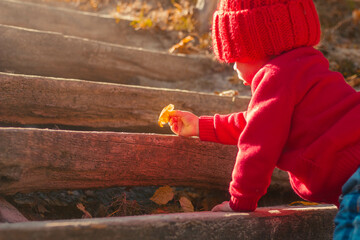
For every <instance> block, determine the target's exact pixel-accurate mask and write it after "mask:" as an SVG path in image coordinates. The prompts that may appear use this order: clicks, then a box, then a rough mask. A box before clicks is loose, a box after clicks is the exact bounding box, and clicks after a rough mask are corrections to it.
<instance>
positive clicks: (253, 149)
mask: <svg viewBox="0 0 360 240" xmlns="http://www.w3.org/2000/svg"><path fill="white" fill-rule="evenodd" d="M320 34H321V33H320V24H319V19H318V15H317V12H316V9H315V7H314V3H313V1H312V0H220V3H219V6H218V9H217V11H216V12H215V13H214V17H213V26H212V37H213V49H214V52H215V55H216V56H217V58H218V59H219V60H220V61H223V62H227V63H235V66H234V67H235V70H236V71H237V72H238V75H239V77H240V78H241V79H242V80H243V81H244V82H245V83H246V84H249V85H251V91H252V98H251V101H250V103H249V106H248V109H247V111H245V112H237V113H233V114H229V115H219V114H216V115H215V116H201V117H197V116H195V115H194V114H192V113H190V112H185V111H173V112H172V113H171V119H170V122H169V124H170V127H171V129H172V131H173V132H174V133H176V134H178V135H181V136H199V137H200V139H201V140H203V141H213V142H218V143H223V144H233V145H237V146H238V154H237V159H236V163H235V166H234V169H233V173H232V181H231V183H230V187H229V191H230V194H231V199H230V201H229V202H224V203H223V204H220V205H218V206H216V207H215V208H214V209H213V211H254V210H255V209H256V207H257V202H258V200H259V199H260V198H261V197H262V196H263V195H264V194H265V193H266V190H267V188H268V186H269V185H270V180H271V175H272V172H273V170H274V168H275V167H278V168H280V169H282V170H284V171H287V172H288V173H289V178H290V182H291V186H292V188H293V189H294V191H295V192H296V193H297V194H298V195H299V196H300V197H302V198H303V199H306V200H309V201H314V202H320V203H331V204H335V205H337V206H338V205H339V202H338V199H339V196H340V194H341V188H342V186H343V185H344V184H345V182H346V181H347V180H348V179H349V178H350V177H351V175H352V174H354V173H355V171H356V170H357V169H358V167H359V166H360V93H357V92H356V91H355V90H354V89H352V88H351V87H350V86H349V85H348V84H346V82H345V81H344V78H343V76H342V75H341V74H340V73H337V72H332V71H330V70H329V64H328V61H327V60H326V59H325V57H324V56H323V55H322V54H321V52H319V51H318V50H316V49H314V48H313V46H315V45H316V44H318V42H319V40H320Z"/></svg>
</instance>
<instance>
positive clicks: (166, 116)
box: [158, 104, 174, 127]
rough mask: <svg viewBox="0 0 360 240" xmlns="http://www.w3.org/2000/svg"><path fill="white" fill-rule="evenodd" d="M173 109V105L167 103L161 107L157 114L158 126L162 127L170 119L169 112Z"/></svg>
mask: <svg viewBox="0 0 360 240" xmlns="http://www.w3.org/2000/svg"><path fill="white" fill-rule="evenodd" d="M173 110H174V105H173V104H169V105H167V106H166V107H164V108H163V110H162V111H161V113H160V115H159V119H158V124H159V126H160V127H164V124H167V123H168V122H169V120H170V116H169V112H171V111H173Z"/></svg>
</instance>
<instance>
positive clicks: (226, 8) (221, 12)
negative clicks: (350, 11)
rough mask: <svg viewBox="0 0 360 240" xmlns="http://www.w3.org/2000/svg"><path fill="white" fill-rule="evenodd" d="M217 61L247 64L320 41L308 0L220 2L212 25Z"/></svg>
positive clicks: (228, 0) (313, 11)
mask: <svg viewBox="0 0 360 240" xmlns="http://www.w3.org/2000/svg"><path fill="white" fill-rule="evenodd" d="M212 28H213V29H212V38H213V48H214V52H215V55H216V56H217V58H218V59H219V60H220V61H224V62H228V63H232V62H251V61H254V60H259V59H264V58H266V57H269V56H276V55H279V54H281V53H282V52H285V51H289V50H291V49H294V48H298V47H302V46H314V45H316V44H318V43H319V41H320V34H321V31H320V22H319V17H318V15H317V12H316V9H315V6H314V3H313V1H312V0H220V3H219V6H218V9H217V11H216V12H215V13H214V17H213V25H212Z"/></svg>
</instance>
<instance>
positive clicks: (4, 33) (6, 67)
mask: <svg viewBox="0 0 360 240" xmlns="http://www.w3.org/2000/svg"><path fill="white" fill-rule="evenodd" d="M0 46H1V48H0V71H2V72H12V73H22V74H29V75H41V76H52V77H64V78H76V79H82V80H89V81H98V82H113V83H124V84H132V85H143V86H153V87H166V86H167V85H168V86H171V85H169V84H171V83H174V82H176V81H179V82H189V83H191V84H195V83H194V80H196V79H198V78H204V77H205V76H209V75H213V74H214V73H215V72H216V71H222V70H224V66H223V65H221V64H219V63H217V62H215V61H214V60H212V59H211V58H210V57H206V56H200V55H196V56H195V55H191V56H187V55H172V54H168V53H163V52H158V51H150V50H145V49H140V48H132V47H125V46H122V45H115V44H108V43H104V42H98V41H93V40H89V39H82V38H78V37H73V36H66V35H62V34H59V33H53V32H43V31H38V30H31V29H24V28H19V27H13V26H7V25H0ZM208 83H209V84H211V82H208ZM166 84H167V85H166Z"/></svg>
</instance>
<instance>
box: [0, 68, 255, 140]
mask: <svg viewBox="0 0 360 240" xmlns="http://www.w3.org/2000/svg"><path fill="white" fill-rule="evenodd" d="M233 100H234V101H233ZM248 102H249V98H247V97H241V98H239V97H237V98H234V99H233V98H232V97H221V96H217V95H214V94H205V93H197V92H189V91H181V90H166V89H156V88H147V87H136V86H125V85H119V84H104V83H95V82H87V81H78V80H69V79H56V78H45V77H37V76H25V75H17V74H6V73H0V125H1V124H2V125H3V126H4V125H5V126H11V125H12V126H14V125H15V126H18V125H19V124H21V125H54V124H56V125H61V126H60V127H64V128H65V127H66V126H67V127H69V126H76V127H84V128H87V129H97V130H116V131H119V130H120V131H132V132H158V133H170V130H169V128H168V127H164V128H160V127H159V126H158V125H157V118H158V115H159V113H160V111H161V109H162V108H163V107H164V106H165V105H167V104H169V103H173V104H174V105H175V107H176V109H182V110H187V111H191V112H194V113H195V114H198V115H212V114H215V113H219V114H227V113H231V112H234V111H244V110H246V108H247V104H248Z"/></svg>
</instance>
